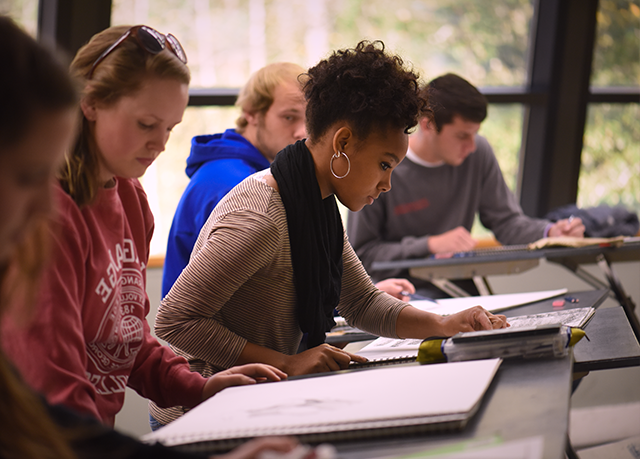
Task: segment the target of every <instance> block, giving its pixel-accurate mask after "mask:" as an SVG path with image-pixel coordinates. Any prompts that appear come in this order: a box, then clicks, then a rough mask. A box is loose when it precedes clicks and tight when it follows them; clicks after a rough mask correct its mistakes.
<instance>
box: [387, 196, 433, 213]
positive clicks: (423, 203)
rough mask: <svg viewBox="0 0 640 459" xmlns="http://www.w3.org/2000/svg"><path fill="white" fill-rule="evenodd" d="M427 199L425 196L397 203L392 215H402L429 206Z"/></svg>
mask: <svg viewBox="0 0 640 459" xmlns="http://www.w3.org/2000/svg"><path fill="white" fill-rule="evenodd" d="M429 204H430V203H429V200H428V199H427V198H422V199H418V200H417V201H413V202H407V203H406V204H399V205H397V206H396V207H395V208H394V209H393V213H394V215H404V214H409V213H411V212H417V211H419V210H422V209H426V208H427V207H429Z"/></svg>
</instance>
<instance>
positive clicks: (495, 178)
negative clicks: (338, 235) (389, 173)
mask: <svg viewBox="0 0 640 459" xmlns="http://www.w3.org/2000/svg"><path fill="white" fill-rule="evenodd" d="M423 91H427V93H428V96H429V104H430V107H431V109H432V111H433V116H432V117H431V118H429V117H424V118H422V119H421V120H420V123H419V125H418V129H417V131H416V132H415V133H414V134H412V135H411V137H410V138H409V149H408V152H407V156H406V159H405V160H404V161H403V162H402V163H401V164H400V165H398V167H397V168H396V170H395V171H394V173H393V177H392V185H393V187H392V190H391V191H390V192H388V193H385V194H383V195H380V197H379V198H378V200H377V201H375V202H374V203H373V204H372V205H371V206H366V207H365V208H364V209H362V210H361V211H360V212H357V213H354V212H350V213H349V217H348V221H347V232H348V235H349V239H350V241H351V244H352V245H353V247H354V249H355V251H356V253H357V254H358V256H359V257H360V259H361V260H362V262H363V264H364V266H365V268H366V269H367V271H369V274H371V276H372V278H373V279H374V281H375V280H376V279H379V278H384V277H389V276H393V277H405V278H408V279H409V280H411V281H412V282H413V283H414V284H415V285H416V287H417V288H419V289H421V290H423V291H426V290H430V292H428V293H435V294H437V293H436V292H434V291H433V287H432V286H430V284H428V283H425V281H421V280H418V279H415V278H410V277H409V275H408V272H393V273H392V272H388V271H387V272H375V271H371V265H372V264H373V262H375V261H390V260H403V259H408V258H425V257H428V256H429V255H431V254H438V253H447V252H462V251H469V250H472V249H473V248H474V247H475V245H476V242H475V240H474V239H473V238H472V237H471V235H470V231H471V227H472V225H473V222H474V218H475V215H476V213H478V214H479V215H480V221H481V222H482V224H483V225H484V226H485V227H487V228H488V229H490V230H491V231H492V232H493V233H494V235H495V237H496V239H497V240H498V241H499V242H500V243H502V244H504V245H512V244H525V243H529V242H533V241H536V240H538V239H540V238H542V237H547V236H583V234H584V225H583V224H582V222H581V221H580V220H579V219H573V220H572V221H569V220H560V221H558V222H557V223H555V224H554V223H551V222H549V221H547V220H541V219H535V218H530V217H528V216H526V215H524V213H523V212H522V209H521V208H520V206H519V204H518V202H517V200H516V198H515V196H514V195H513V193H512V192H511V191H510V190H509V188H508V187H507V185H506V183H505V181H504V178H503V176H502V172H501V171H500V166H499V165H498V161H497V160H496V157H495V155H494V153H493V149H492V148H491V145H489V142H487V140H486V139H485V138H484V137H482V136H480V135H478V134H477V133H478V130H479V129H480V124H481V123H482V121H484V119H485V117H486V115H487V100H486V98H485V97H484V96H483V95H482V94H481V93H480V92H479V91H478V90H477V89H476V88H475V87H474V86H473V85H472V84H471V83H469V82H468V81H466V80H464V79H463V78H461V77H459V76H457V75H454V74H447V75H443V76H441V77H438V78H436V79H434V80H433V81H431V82H430V83H429V84H428V85H427V87H426V88H424V89H423ZM442 296H445V295H442Z"/></svg>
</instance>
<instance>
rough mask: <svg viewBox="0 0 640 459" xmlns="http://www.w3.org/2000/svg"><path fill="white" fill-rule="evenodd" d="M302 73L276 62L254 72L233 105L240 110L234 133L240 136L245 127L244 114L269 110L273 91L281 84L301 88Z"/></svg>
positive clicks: (293, 65) (300, 70) (295, 65)
mask: <svg viewBox="0 0 640 459" xmlns="http://www.w3.org/2000/svg"><path fill="white" fill-rule="evenodd" d="M304 73H305V69H303V68H302V67H300V66H299V65H298V64H292V63H290V62H276V63H274V64H269V65H267V66H265V67H262V68H261V69H260V70H258V71H256V72H254V73H253V75H251V77H249V80H248V81H247V83H246V84H245V85H244V86H243V87H242V89H241V90H240V94H238V99H237V100H236V103H235V105H236V107H239V108H240V109H241V110H242V113H241V114H240V116H239V117H238V119H237V120H236V132H237V133H238V134H242V133H243V132H244V130H245V128H246V127H247V124H248V121H247V119H246V118H245V116H244V113H245V112H248V113H265V112H266V111H267V110H269V107H271V104H272V103H273V99H274V93H275V90H276V88H277V87H278V86H280V85H281V84H282V83H293V84H299V85H300V87H301V88H302V84H301V81H300V78H299V77H300V76H301V75H303V74H304Z"/></svg>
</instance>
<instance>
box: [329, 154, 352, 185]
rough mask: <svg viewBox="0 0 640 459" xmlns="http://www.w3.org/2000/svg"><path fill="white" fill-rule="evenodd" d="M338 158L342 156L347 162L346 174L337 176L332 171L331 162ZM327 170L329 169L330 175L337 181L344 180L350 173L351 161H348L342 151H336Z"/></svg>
mask: <svg viewBox="0 0 640 459" xmlns="http://www.w3.org/2000/svg"><path fill="white" fill-rule="evenodd" d="M340 156H344V157H345V159H346V160H347V172H346V173H345V174H344V175H338V174H336V173H335V172H334V171H333V160H334V159H338V158H339V157H340ZM329 169H331V173H332V174H333V176H334V177H335V178H337V179H343V178H345V177H346V176H347V175H349V172H351V161H349V157H348V156H347V154H346V153H344V152H342V151H337V152H335V153H334V154H333V156H332V157H331V161H329Z"/></svg>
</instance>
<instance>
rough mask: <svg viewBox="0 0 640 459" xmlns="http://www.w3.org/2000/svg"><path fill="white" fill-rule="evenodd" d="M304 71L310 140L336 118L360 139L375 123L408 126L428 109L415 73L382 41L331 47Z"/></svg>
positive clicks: (403, 127) (413, 123) (397, 126)
mask: <svg viewBox="0 0 640 459" xmlns="http://www.w3.org/2000/svg"><path fill="white" fill-rule="evenodd" d="M307 77H308V79H307V81H306V82H305V84H304V87H303V90H304V95H305V98H306V100H307V109H306V117H307V132H308V133H309V137H310V139H312V140H314V141H317V140H318V139H319V138H320V137H321V136H322V135H323V134H325V133H326V131H327V129H329V127H330V126H331V125H333V124H334V123H336V122H338V121H346V122H348V123H349V125H350V126H351V129H352V130H353V133H354V134H355V136H356V137H358V138H360V139H364V138H365V137H367V136H368V135H369V134H370V133H371V131H372V130H373V129H376V128H386V127H394V128H401V129H404V131H405V132H408V131H409V130H410V129H411V128H412V127H414V126H415V125H416V124H417V123H418V119H419V118H420V116H421V115H423V114H424V113H426V110H427V101H426V98H425V97H424V96H421V95H420V93H419V82H418V78H419V77H418V75H417V73H415V72H414V71H413V70H410V69H406V68H405V65H404V62H403V61H402V59H401V58H400V57H399V56H396V55H389V54H387V53H386V52H385V50H384V43H382V42H381V41H374V42H368V41H361V42H360V43H358V45H357V46H356V47H355V48H353V49H342V50H338V51H335V52H334V53H333V54H332V55H331V56H329V57H328V58H327V59H324V60H322V61H320V62H319V63H318V64H317V65H316V66H314V67H312V68H311V69H309V72H308V74H307Z"/></svg>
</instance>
